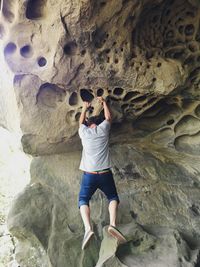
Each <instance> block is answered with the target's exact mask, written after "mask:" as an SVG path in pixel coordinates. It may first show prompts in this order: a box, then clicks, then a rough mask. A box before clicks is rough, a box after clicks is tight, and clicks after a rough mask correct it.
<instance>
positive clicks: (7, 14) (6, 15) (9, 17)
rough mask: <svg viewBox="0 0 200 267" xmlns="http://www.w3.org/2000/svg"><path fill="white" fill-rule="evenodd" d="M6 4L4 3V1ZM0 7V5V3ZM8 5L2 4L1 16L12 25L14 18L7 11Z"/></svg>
mask: <svg viewBox="0 0 200 267" xmlns="http://www.w3.org/2000/svg"><path fill="white" fill-rule="evenodd" d="M5 2H6V1H5ZM0 5H1V3H0ZM9 8H10V7H9V5H8V6H7V5H6V4H4V2H3V9H2V13H3V15H4V17H5V18H6V19H7V20H8V21H9V22H10V23H12V22H13V20H14V18H15V16H14V14H13V13H12V12H11V11H10V10H9Z"/></svg>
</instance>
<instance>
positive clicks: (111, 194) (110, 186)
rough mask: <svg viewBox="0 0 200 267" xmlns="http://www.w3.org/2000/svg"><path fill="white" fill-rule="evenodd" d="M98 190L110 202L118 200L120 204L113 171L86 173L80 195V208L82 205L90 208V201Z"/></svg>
mask: <svg viewBox="0 0 200 267" xmlns="http://www.w3.org/2000/svg"><path fill="white" fill-rule="evenodd" d="M98 188H99V189H100V190H101V191H102V192H103V193H104V194H105V195H106V197H107V199H108V201H109V202H110V201H111V200H116V201H117V202H118V203H119V197H118V194H117V190H116V186H115V182H114V179H113V175H112V172H111V171H108V172H106V173H98V174H93V173H88V172H84V173H83V177H82V183H81V189H80V193H79V208H80V206H82V205H88V206H89V201H90V199H91V197H92V195H93V194H94V193H95V191H96V190H97V189H98Z"/></svg>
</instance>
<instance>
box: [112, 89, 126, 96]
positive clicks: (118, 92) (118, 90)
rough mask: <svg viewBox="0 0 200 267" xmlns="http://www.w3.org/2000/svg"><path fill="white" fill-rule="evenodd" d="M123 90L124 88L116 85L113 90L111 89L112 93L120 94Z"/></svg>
mask: <svg viewBox="0 0 200 267" xmlns="http://www.w3.org/2000/svg"><path fill="white" fill-rule="evenodd" d="M123 92H124V89H122V88H120V87H116V88H115V89H114V91H113V94H114V95H121V94H123Z"/></svg>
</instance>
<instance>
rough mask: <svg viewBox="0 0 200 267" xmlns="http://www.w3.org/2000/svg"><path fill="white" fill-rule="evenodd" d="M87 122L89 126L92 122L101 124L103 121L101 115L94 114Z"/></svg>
mask: <svg viewBox="0 0 200 267" xmlns="http://www.w3.org/2000/svg"><path fill="white" fill-rule="evenodd" d="M86 123H87V126H88V127H90V126H91V125H92V124H95V125H99V124H100V123H101V119H100V118H99V116H92V117H89V118H88V119H87V121H86Z"/></svg>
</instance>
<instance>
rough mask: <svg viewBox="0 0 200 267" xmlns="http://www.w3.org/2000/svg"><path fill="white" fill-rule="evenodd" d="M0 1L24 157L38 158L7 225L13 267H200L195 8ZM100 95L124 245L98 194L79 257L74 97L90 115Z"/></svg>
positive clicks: (178, 3) (175, 3)
mask: <svg viewBox="0 0 200 267" xmlns="http://www.w3.org/2000/svg"><path fill="white" fill-rule="evenodd" d="M1 2H2V4H1V22H0V37H1V39H2V41H3V46H4V56H5V60H6V62H7V64H8V66H9V67H10V69H11V70H12V71H13V73H14V81H13V85H14V90H15V94H16V100H17V103H18V108H19V112H20V125H21V129H22V133H23V136H22V144H23V149H24V151H25V152H26V153H28V154H31V155H33V156H34V159H33V161H32V164H31V182H30V184H29V185H28V186H27V187H26V189H25V190H24V191H23V192H22V193H21V194H20V195H18V196H17V198H16V200H15V202H14V203H13V206H12V208H11V210H10V214H9V218H8V227H9V229H10V231H11V233H13V234H14V235H15V236H16V237H17V238H18V239H19V246H18V250H17V253H16V256H17V259H18V262H19V263H20V265H21V267H31V266H34V267H36V266H37V267H41V266H44V267H46V266H52V267H55V266H56V267H63V266H69V267H73V266H74V267H77V266H81V267H92V266H98V267H100V266H102V267H107V266H109V267H111V266H113V267H124V266H128V267H132V266H140V267H143V266H151V267H154V266H155V267H162V266H163V267H167V266H170V267H179V266H180V267H181V266H182V267H198V266H199V264H200V256H199V255H200V254H199V253H200V252H199V250H200V235H199V233H200V226H199V225H200V224H199V222H200V217H199V216H200V215H199V214H200V211H199V210H200V202H199V192H200V181H199V174H200V166H199V146H200V137H199V133H200V123H199V120H200V93H199V84H200V76H199V70H200V55H199V42H200V24H199V17H200V6H199V2H198V1H195V0H170V1H163V0H153V1H150V0H142V1H138V0H134V1H126V0H120V1H115V0H110V1H94V0H93V1H87V0H85V1H69V0H67V1H60V0H58V1H53V0H48V1H46V0H38V1H32V0H28V1H23V0H19V1H16V0H15V1H10V0H9V1H1ZM96 96H103V97H105V98H106V99H107V101H108V104H109V106H110V108H111V111H112V114H113V126H112V129H111V154H112V162H113V173H114V177H115V179H116V184H117V188H118V191H119V195H120V199H121V204H120V207H121V208H120V209H119V218H118V222H119V224H120V227H121V228H120V229H122V231H124V232H125V233H126V235H127V237H128V243H127V244H124V245H122V246H120V247H117V245H116V241H115V240H112V239H110V238H109V237H108V236H107V234H106V227H105V226H106V225H107V224H108V223H109V218H108V212H107V202H106V200H105V198H104V197H103V195H102V193H100V192H97V194H96V195H94V197H93V199H92V201H91V208H92V221H93V226H94V232H95V238H94V239H93V240H91V245H90V246H89V247H88V248H87V249H86V250H85V251H84V252H82V253H81V241H82V237H83V227H82V222H81V219H80V215H79V210H78V208H77V201H76V199H77V197H78V191H79V186H80V179H81V173H80V171H79V170H78V167H79V162H80V149H81V145H80V140H79V138H78V135H77V130H78V120H79V116H80V112H81V108H82V101H89V102H91V105H92V107H93V108H92V109H91V113H88V114H87V116H91V115H94V114H95V115H96V114H101V115H102V107H101V106H100V105H99V104H98V102H97V101H96ZM25 246H26V248H25ZM99 250H100V253H99ZM78 255H80V257H78ZM31 257H33V261H31V260H30V259H31Z"/></svg>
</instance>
